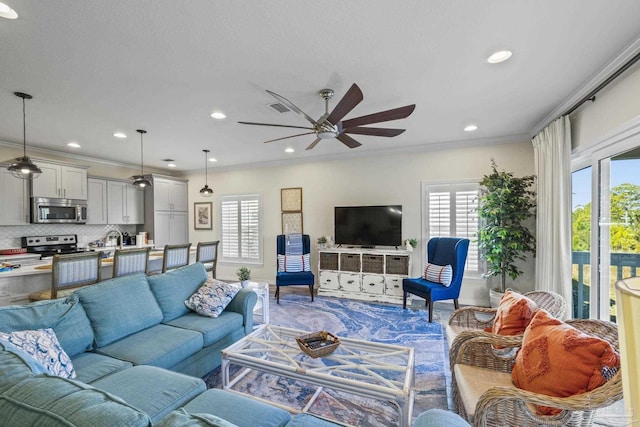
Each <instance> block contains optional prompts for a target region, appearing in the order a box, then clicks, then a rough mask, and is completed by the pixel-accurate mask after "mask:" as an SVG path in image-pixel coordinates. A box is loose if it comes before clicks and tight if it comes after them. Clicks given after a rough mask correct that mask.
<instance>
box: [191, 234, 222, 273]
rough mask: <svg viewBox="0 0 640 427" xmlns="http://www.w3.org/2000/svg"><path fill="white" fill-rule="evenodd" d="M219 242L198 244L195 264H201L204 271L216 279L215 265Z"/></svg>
mask: <svg viewBox="0 0 640 427" xmlns="http://www.w3.org/2000/svg"><path fill="white" fill-rule="evenodd" d="M219 244H220V241H219V240H216V241H212V242H198V246H197V250H196V262H199V263H202V264H203V265H204V268H205V270H206V271H210V272H211V277H213V278H214V279H215V278H216V265H217V263H218V245H219Z"/></svg>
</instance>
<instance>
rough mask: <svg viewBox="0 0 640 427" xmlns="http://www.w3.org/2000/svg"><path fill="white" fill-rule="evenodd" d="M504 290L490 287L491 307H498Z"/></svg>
mask: <svg viewBox="0 0 640 427" xmlns="http://www.w3.org/2000/svg"><path fill="white" fill-rule="evenodd" d="M503 295H504V292H500V291H498V290H496V289H489V302H490V303H491V308H496V307H498V306H499V305H500V300H501V299H502V296H503Z"/></svg>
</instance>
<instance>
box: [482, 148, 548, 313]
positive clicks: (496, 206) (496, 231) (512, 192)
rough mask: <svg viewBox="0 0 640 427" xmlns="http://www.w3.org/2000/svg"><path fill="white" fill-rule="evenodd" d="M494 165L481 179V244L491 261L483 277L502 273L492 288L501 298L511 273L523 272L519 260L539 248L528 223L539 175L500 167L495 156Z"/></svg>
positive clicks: (515, 275) (483, 251)
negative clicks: (503, 169) (522, 174)
mask: <svg viewBox="0 0 640 427" xmlns="http://www.w3.org/2000/svg"><path fill="white" fill-rule="evenodd" d="M491 168H492V172H491V174H489V175H485V176H484V177H483V178H482V180H481V181H480V186H481V192H480V198H479V203H478V216H479V218H480V227H479V229H478V247H479V249H480V251H481V253H482V256H483V258H484V259H485V260H486V262H487V268H488V271H487V272H486V273H485V274H484V275H483V277H485V278H487V277H491V276H500V286H499V288H497V289H494V290H492V291H493V292H494V296H493V297H492V300H494V301H495V299H496V298H497V300H498V302H499V298H500V297H501V296H502V295H501V294H503V293H504V292H505V291H506V289H507V276H509V277H510V278H511V280H515V279H516V278H517V277H518V276H519V275H521V274H522V271H521V270H520V269H519V268H518V264H517V262H518V261H525V260H526V259H527V258H526V253H527V252H534V251H535V248H536V242H535V236H534V235H533V233H532V232H531V230H530V229H529V228H528V227H527V224H526V223H527V220H529V219H530V218H531V217H532V216H533V209H534V208H535V205H536V204H535V193H534V192H533V190H531V185H532V184H533V182H534V180H535V177H534V176H533V175H530V176H524V177H521V178H518V177H515V176H513V173H508V172H505V171H498V167H497V165H496V162H495V160H494V159H491ZM496 292H497V294H496ZM494 304H495V302H492V305H494Z"/></svg>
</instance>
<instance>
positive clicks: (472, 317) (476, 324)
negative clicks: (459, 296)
mask: <svg viewBox="0 0 640 427" xmlns="http://www.w3.org/2000/svg"><path fill="white" fill-rule="evenodd" d="M496 312H497V309H495V308H486V307H462V308H459V309H457V310H456V311H454V312H453V314H452V315H451V317H450V318H449V325H451V326H460V327H463V328H470V329H484V328H486V327H491V326H493V321H494V319H495V317H496ZM478 315H480V316H481V318H478Z"/></svg>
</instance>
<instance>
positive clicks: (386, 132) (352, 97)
mask: <svg viewBox="0 0 640 427" xmlns="http://www.w3.org/2000/svg"><path fill="white" fill-rule="evenodd" d="M267 93H268V94H269V95H271V96H273V97H274V98H276V99H277V100H278V101H279V103H280V104H282V105H284V106H285V107H287V108H288V109H290V110H291V111H294V112H296V113H298V114H299V115H301V116H302V117H304V118H305V119H306V120H307V121H308V122H309V123H310V124H311V126H310V127H309V126H292V125H280V124H274V123H256V122H243V121H240V122H238V123H240V124H244V125H256V126H272V127H284V128H294V129H305V130H307V132H304V133H299V134H296V135H290V136H285V137H282V138H276V139H270V140H268V141H264V142H265V143H269V142H274V141H281V140H283V139H289V138H295V137H298V136H303V135H312V134H315V136H316V139H315V140H314V141H313V142H312V143H311V145H309V146H308V147H307V148H306V149H307V150H311V149H312V148H313V147H315V146H316V145H317V144H318V143H319V142H320V141H321V140H323V139H333V138H335V139H337V140H338V141H340V142H342V143H343V144H344V145H346V146H347V147H349V148H357V147H359V146H361V145H362V144H361V143H360V142H358V141H356V140H355V139H353V138H352V137H351V136H349V135H348V134H358V135H370V136H384V137H394V136H398V135H400V134H401V133H403V132H404V131H405V129H390V128H376V127H363V125H370V124H374V123H381V122H387V121H391V120H399V119H404V118H407V117H409V116H410V115H411V113H413V110H415V108H416V105H415V104H411V105H406V106H404V107H399V108H394V109H391V110H386V111H380V112H378V113H373V114H368V115H366V116H360V117H356V118H353V119H348V120H342V119H343V118H344V117H345V116H346V115H347V114H349V112H351V110H353V109H354V108H355V107H356V106H357V105H358V104H359V103H360V102H362V100H363V99H364V97H363V95H362V91H361V90H360V88H359V87H358V85H357V84H355V83H354V84H353V85H351V87H350V88H349V90H348V91H347V93H346V94H345V95H344V96H343V97H342V99H341V100H340V101H339V102H338V104H337V105H336V106H335V107H334V108H333V110H332V111H331V113H329V100H330V99H331V98H333V95H334V94H335V92H334V91H333V90H332V89H322V90H321V91H320V92H319V93H320V96H321V97H322V99H324V102H325V112H324V114H323V115H322V116H321V117H320V118H319V119H318V120H314V119H313V118H312V117H310V116H309V115H308V114H307V113H305V112H304V111H302V110H301V109H300V108H298V107H297V106H296V105H295V104H294V103H292V102H291V101H289V100H288V99H287V98H285V97H283V96H282V95H278V94H277V93H275V92H272V91H269V90H267Z"/></svg>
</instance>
